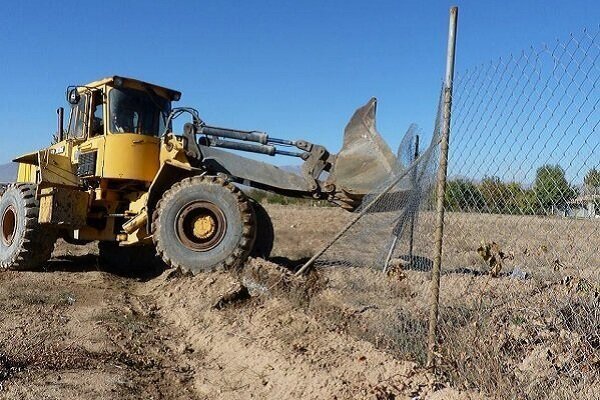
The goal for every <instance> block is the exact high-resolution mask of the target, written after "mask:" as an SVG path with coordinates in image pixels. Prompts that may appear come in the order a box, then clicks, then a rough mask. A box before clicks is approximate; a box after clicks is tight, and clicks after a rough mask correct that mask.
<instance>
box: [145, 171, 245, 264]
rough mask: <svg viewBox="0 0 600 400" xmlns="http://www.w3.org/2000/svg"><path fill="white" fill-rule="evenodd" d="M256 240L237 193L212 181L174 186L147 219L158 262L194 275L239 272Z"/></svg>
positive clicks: (242, 198)
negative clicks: (149, 222)
mask: <svg viewBox="0 0 600 400" xmlns="http://www.w3.org/2000/svg"><path fill="white" fill-rule="evenodd" d="M255 236H256V222H255V215H254V210H253V208H252V206H251V204H250V202H249V201H248V199H247V198H246V196H245V195H244V194H243V193H242V192H241V191H240V189H239V188H237V187H235V186H234V185H232V184H230V183H228V182H226V181H225V180H223V179H221V178H217V177H207V176H195V177H192V178H187V179H184V180H182V181H181V182H178V183H176V184H174V185H173V186H172V187H171V188H170V189H169V190H167V191H166V192H165V193H164V195H163V197H162V198H161V200H160V201H159V202H158V204H157V207H156V211H155V212H154V214H153V221H152V238H153V241H154V244H155V246H156V250H157V252H158V254H159V255H160V256H161V258H162V259H163V261H164V262H165V263H166V264H167V265H169V266H171V267H173V268H181V269H182V270H183V271H185V272H191V273H193V274H197V273H199V272H206V271H213V270H215V269H219V268H225V269H227V268H239V267H241V266H242V265H243V263H244V262H245V261H246V259H247V258H248V255H249V254H250V251H251V249H252V246H253V244H254V240H255Z"/></svg>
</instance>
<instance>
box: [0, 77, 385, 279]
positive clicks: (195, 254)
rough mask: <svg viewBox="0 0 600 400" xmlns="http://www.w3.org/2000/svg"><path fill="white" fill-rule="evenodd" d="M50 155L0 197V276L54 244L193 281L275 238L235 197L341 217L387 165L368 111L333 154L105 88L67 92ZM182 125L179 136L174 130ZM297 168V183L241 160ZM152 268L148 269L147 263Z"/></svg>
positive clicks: (168, 99) (140, 93)
mask: <svg viewBox="0 0 600 400" xmlns="http://www.w3.org/2000/svg"><path fill="white" fill-rule="evenodd" d="M66 94H67V101H68V103H69V104H70V113H69V116H68V120H67V123H66V126H65V123H64V121H63V119H64V118H63V115H64V109H63V108H59V109H58V110H57V113H58V131H57V134H56V135H55V136H54V140H53V143H52V144H51V145H50V146H49V147H47V148H44V149H42V150H39V151H35V152H32V153H29V154H25V155H22V156H20V157H18V158H16V159H15V160H13V161H14V162H17V163H18V176H17V179H16V183H12V184H10V185H8V186H5V187H3V188H1V189H0V196H1V197H0V228H1V229H0V268H2V269H36V268H41V267H43V266H44V264H45V263H46V262H47V260H48V259H49V258H50V255H51V252H52V250H53V247H54V244H55V241H56V240H57V238H64V239H65V240H66V241H67V242H70V243H74V244H84V243H88V242H91V241H99V249H100V257H101V259H102V260H103V261H104V262H106V263H108V264H113V265H115V266H120V267H130V266H133V265H137V266H142V267H143V266H145V265H149V264H150V263H153V262H155V261H156V260H157V259H160V260H162V261H163V262H164V263H166V264H167V265H168V266H171V267H179V268H181V269H183V270H185V271H190V272H192V273H198V272H201V271H208V270H212V269H215V268H219V267H225V268H232V267H239V266H241V265H242V264H243V262H244V261H245V259H246V258H247V257H248V256H249V255H250V254H256V255H259V256H263V257H268V255H269V254H268V253H269V252H270V251H271V248H272V243H273V227H272V225H271V223H270V220H269V217H268V214H267V213H266V211H265V210H264V209H263V208H262V207H261V206H260V204H259V203H257V202H254V201H252V200H251V199H249V198H248V197H247V196H246V195H245V194H244V192H243V190H242V188H243V187H254V188H259V189H262V190H267V191H270V192H274V193H278V194H282V195H285V196H292V197H303V198H313V199H326V200H328V201H330V202H332V203H335V204H337V205H339V206H341V207H344V208H345V209H348V210H350V211H352V210H354V209H355V208H356V207H357V206H358V205H360V203H361V200H362V198H363V197H364V196H365V195H366V194H367V193H368V192H370V191H372V190H373V189H374V188H375V187H376V186H377V185H378V184H379V183H380V182H381V181H382V180H384V179H386V178H387V177H389V175H390V173H392V171H393V168H394V165H395V162H396V158H395V156H394V154H393V153H392V152H391V151H390V149H389V147H388V146H387V145H386V144H385V142H384V141H383V140H382V139H381V137H380V135H379V134H378V133H377V131H376V130H375V108H376V100H375V99H371V100H370V101H369V102H368V103H367V104H366V105H365V106H363V107H361V108H359V109H358V110H357V111H356V113H355V114H354V116H353V117H352V120H351V121H350V123H349V124H348V125H347V127H346V131H345V136H344V143H343V147H342V150H341V151H340V152H339V153H338V154H337V155H334V154H331V153H329V152H328V151H327V150H326V149H325V148H324V147H323V146H320V145H318V144H313V143H309V142H307V141H304V140H285V139H278V138H273V137H271V136H269V135H268V134H266V133H264V132H258V131H242V130H235V129H226V128H219V127H215V126H210V125H208V124H206V123H205V122H204V121H203V120H202V119H201V118H200V116H199V114H198V112H197V111H196V110H195V109H192V108H174V107H173V106H172V103H173V102H175V101H178V100H179V99H180V97H181V93H180V92H178V91H175V90H171V89H167V88H165V87H161V86H157V85H153V84H149V83H146V82H142V81H139V80H135V79H130V78H124V77H120V76H113V77H109V78H106V79H102V80H99V81H96V82H92V83H89V84H87V85H77V86H69V87H68V88H67V93H66ZM182 115H187V116H189V119H190V122H187V123H185V124H184V125H183V129H182V130H183V132H182V133H180V134H178V133H175V132H173V128H172V127H173V120H174V119H176V118H178V117H180V116H182ZM240 152H252V153H259V154H267V155H270V156H276V155H280V156H287V157H295V158H299V159H300V160H302V167H301V173H292V172H289V171H286V170H283V169H281V168H278V167H276V166H274V165H271V164H268V163H265V162H260V161H257V160H254V159H250V158H246V157H243V156H241V155H239V153H240ZM157 255H158V256H159V257H156V256H157Z"/></svg>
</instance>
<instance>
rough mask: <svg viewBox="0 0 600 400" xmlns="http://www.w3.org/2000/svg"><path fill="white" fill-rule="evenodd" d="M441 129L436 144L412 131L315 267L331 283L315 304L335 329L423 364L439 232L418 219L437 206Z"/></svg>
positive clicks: (434, 136)
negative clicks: (433, 194) (390, 166)
mask: <svg viewBox="0 0 600 400" xmlns="http://www.w3.org/2000/svg"><path fill="white" fill-rule="evenodd" d="M438 119H439V118H438ZM435 126H436V129H435V130H434V132H433V134H432V135H430V136H429V138H428V139H429V140H428V142H429V143H427V141H425V139H424V136H423V133H422V132H421V130H420V129H419V128H418V127H417V126H416V125H414V124H413V125H411V126H410V127H409V128H408V130H407V132H406V134H405V135H404V137H403V139H402V141H401V143H400V146H399V148H398V152H397V163H396V166H395V168H394V171H393V173H392V174H391V175H390V176H389V177H387V178H386V179H384V180H383V181H382V182H379V184H378V186H377V189H376V190H373V191H372V192H371V193H369V194H368V195H367V196H366V197H365V198H364V199H363V202H362V205H361V206H360V207H359V208H358V209H357V210H356V211H354V213H353V214H352V215H351V216H350V218H349V220H348V221H347V223H346V225H345V227H344V228H343V229H342V232H343V235H341V236H340V237H339V239H337V240H334V241H333V242H330V243H329V244H328V245H327V249H326V251H324V252H323V253H322V254H321V255H320V256H319V257H318V258H317V259H316V261H315V264H314V265H315V266H316V267H317V268H318V269H319V270H320V271H321V275H322V276H324V277H326V279H325V282H324V284H325V287H323V288H321V291H320V294H319V295H318V296H317V298H315V299H313V301H312V305H313V307H314V308H318V310H317V311H318V312H317V314H318V315H326V316H328V317H327V318H326V320H327V321H328V322H327V323H328V324H331V325H332V328H333V329H336V330H343V331H346V332H348V333H350V334H351V335H353V336H357V337H359V338H361V339H366V340H368V341H370V342H372V343H373V344H374V345H375V346H376V347H378V348H382V349H385V350H386V351H390V352H392V353H393V354H395V355H397V356H398V358H399V359H402V360H412V361H417V362H419V363H421V364H423V363H424V362H425V359H426V351H427V346H426V335H427V334H426V332H427V307H428V306H427V303H428V302H427V293H428V291H427V287H428V285H429V282H428V280H429V271H430V269H431V266H432V258H433V226H432V225H430V224H428V223H427V222H422V221H421V220H420V219H419V211H420V210H424V209H428V208H430V207H431V202H432V198H431V192H432V188H433V186H434V184H435V175H436V170H437V163H438V161H439V160H438V159H439V142H440V131H439V128H437V127H438V126H439V123H437V122H436V124H435ZM423 143H425V144H423ZM323 223H327V221H323ZM416 238H419V240H416Z"/></svg>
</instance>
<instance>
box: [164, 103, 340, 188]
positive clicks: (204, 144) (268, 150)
mask: <svg viewBox="0 0 600 400" xmlns="http://www.w3.org/2000/svg"><path fill="white" fill-rule="evenodd" d="M183 113H188V114H190V115H191V117H192V122H189V123H186V124H185V125H184V127H183V135H182V136H183V138H184V147H185V151H186V155H187V156H188V157H189V159H190V160H195V162H196V164H197V165H198V166H199V167H204V168H208V169H210V170H211V172H217V173H225V174H227V175H229V176H230V177H232V178H233V179H234V180H237V181H238V182H239V183H246V184H249V186H252V187H257V188H260V189H265V190H270V191H274V192H277V193H280V194H283V195H286V196H291V197H312V198H318V199H322V198H328V197H329V196H330V195H331V194H332V193H333V191H334V188H335V187H334V186H333V185H331V184H327V183H325V182H322V181H320V180H319V177H320V176H321V174H322V173H323V171H327V172H329V171H330V170H331V168H332V166H333V162H334V160H335V156H334V155H332V154H330V153H329V152H328V151H327V149H325V147H323V146H320V145H316V144H313V143H310V142H308V141H305V140H286V139H279V138H272V137H270V136H269V135H268V134H267V133H265V132H258V131H243V130H236V129H229V128H221V127H215V126H210V125H207V124H206V123H205V122H204V121H202V119H201V118H200V117H199V115H198V112H197V111H196V110H194V109H191V108H177V109H174V110H173V111H172V112H171V115H170V116H169V120H168V123H167V126H170V122H171V120H173V119H174V118H176V117H177V116H179V115H181V114H183ZM280 147H287V148H291V147H294V148H296V149H298V150H300V151H290V150H283V149H281V148H280ZM219 149H228V150H237V151H243V152H250V153H257V154H265V155H269V156H275V155H284V156H289V157H297V158H300V159H302V160H303V164H302V175H297V174H294V173H291V172H288V171H285V170H283V169H281V168H278V167H276V166H273V165H271V164H268V163H263V162H260V161H256V160H253V159H249V158H246V157H242V156H239V155H236V154H233V153H230V152H227V151H223V150H219Z"/></svg>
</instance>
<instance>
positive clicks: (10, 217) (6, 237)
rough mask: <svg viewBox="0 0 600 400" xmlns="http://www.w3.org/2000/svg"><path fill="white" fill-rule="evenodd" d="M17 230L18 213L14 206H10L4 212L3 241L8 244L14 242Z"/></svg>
mask: <svg viewBox="0 0 600 400" xmlns="http://www.w3.org/2000/svg"><path fill="white" fill-rule="evenodd" d="M16 230H17V213H16V212H15V209H14V208H13V207H12V206H8V208H7V209H6V210H4V213H3V214H2V242H3V243H4V244H6V245H7V246H10V245H11V244H12V243H13V240H14V238H15V231H16Z"/></svg>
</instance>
